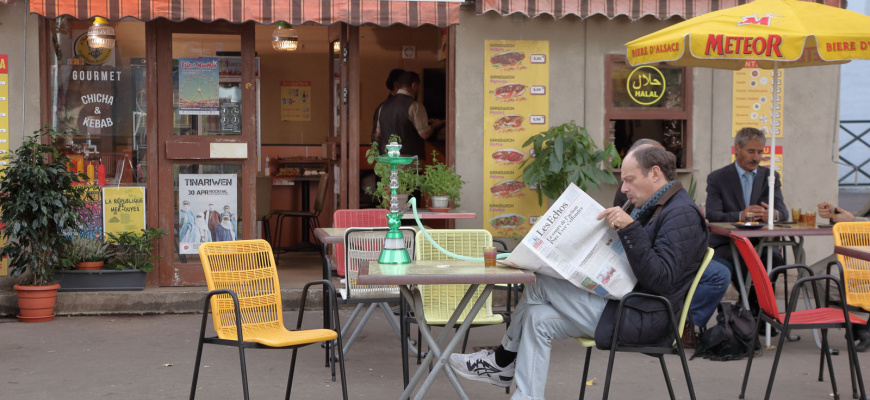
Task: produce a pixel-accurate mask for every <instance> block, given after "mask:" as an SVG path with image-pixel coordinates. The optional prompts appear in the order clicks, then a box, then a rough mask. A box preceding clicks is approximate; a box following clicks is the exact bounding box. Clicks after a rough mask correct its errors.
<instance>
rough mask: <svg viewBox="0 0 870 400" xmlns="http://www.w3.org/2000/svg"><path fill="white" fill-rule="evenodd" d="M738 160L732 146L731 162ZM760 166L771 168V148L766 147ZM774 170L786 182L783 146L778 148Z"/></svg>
mask: <svg viewBox="0 0 870 400" xmlns="http://www.w3.org/2000/svg"><path fill="white" fill-rule="evenodd" d="M735 160H736V157H735V156H734V146H731V162H732V163H733V162H734V161H735ZM758 165H760V166H762V167H767V168H770V146H764V154H763V155H762V156H761V162H760V163H758ZM773 170H774V171H776V172H779V179H780V181H782V182H785V177H784V176H783V174H782V146H776V156H775V157H774V158H773Z"/></svg>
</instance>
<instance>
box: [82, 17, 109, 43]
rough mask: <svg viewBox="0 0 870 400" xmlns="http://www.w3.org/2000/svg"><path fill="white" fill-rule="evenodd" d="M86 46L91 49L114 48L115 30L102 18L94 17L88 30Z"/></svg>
mask: <svg viewBox="0 0 870 400" xmlns="http://www.w3.org/2000/svg"><path fill="white" fill-rule="evenodd" d="M88 46H90V47H91V48H92V49H111V48H113V47H115V28H112V27H111V26H109V21H106V19H105V18H103V17H94V24H93V25H91V27H90V28H88Z"/></svg>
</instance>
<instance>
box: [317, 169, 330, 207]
mask: <svg viewBox="0 0 870 400" xmlns="http://www.w3.org/2000/svg"><path fill="white" fill-rule="evenodd" d="M328 186H329V172H327V173H325V174H323V175H320V181H318V183H317V198H316V199H314V215H315V216H319V215H320V212H321V211H323V204H324V203H326V193H329V190H328V189H329V188H328Z"/></svg>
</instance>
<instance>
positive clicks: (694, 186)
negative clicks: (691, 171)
mask: <svg viewBox="0 0 870 400" xmlns="http://www.w3.org/2000/svg"><path fill="white" fill-rule="evenodd" d="M697 188H698V181H696V180H695V175H692V176H690V177H689V188H688V189H686V192H687V193H689V196H691V197H692V200H693V201H694V200H695V190H696V189H697Z"/></svg>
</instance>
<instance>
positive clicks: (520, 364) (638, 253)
mask: <svg viewBox="0 0 870 400" xmlns="http://www.w3.org/2000/svg"><path fill="white" fill-rule="evenodd" d="M622 178H623V184H622V191H623V192H624V193H626V194H627V195H628V198H629V200H631V202H632V205H633V207H631V208H630V209H629V210H627V211H628V212H626V211H624V210H623V209H622V208H620V207H612V208H608V209H606V210H604V211H603V212H601V214H599V216H598V219H599V220H603V222H605V223H607V224H608V225H609V226H610V227H612V228H613V229H615V230H617V232H618V235H619V240H620V241H621V242H622V245H623V248H624V250H625V253H626V256H627V257H628V262H629V264H630V265H631V269H632V271H633V272H634V275H635V276H636V277H637V285H636V286H635V288H634V291H635V292H641V293H649V294H655V295H659V296H663V297H665V298H667V299H668V300H669V301H670V303H671V305H672V307H673V310H674V312H675V313H676V315H675V318H678V317H679V314H680V312H681V311H682V305H683V301H684V300H685V296H686V293H687V292H688V290H689V286H691V283H692V279H694V277H695V274H696V273H697V272H698V268H699V267H700V266H701V262H702V261H703V258H704V254H705V252H706V250H707V225H706V223H705V222H704V217H703V216H702V215H701V212H700V210H698V207H696V206H695V203H694V201H692V198H691V197H690V196H689V195H688V194H687V193H686V191H685V190H683V188H682V186H681V185H680V183H679V182H677V181H676V158H675V157H674V155H673V154H671V153H669V152H668V151H667V150H665V149H662V148H657V147H652V146H646V147H642V148H638V149H636V150H635V151H633V152H630V153H629V154H628V155H627V156H626V158H625V160H624V161H623V164H622ZM629 213H630V214H629ZM536 277H537V283H535V284H532V285H528V286H527V287H526V290H525V292H524V293H525V294H524V295H523V299H522V300H521V301H520V304H519V305H518V306H517V309H516V311H514V314H513V316H512V319H513V321H512V323H511V325H510V327H509V328H508V331H507V333H506V334H505V336H504V338H503V339H502V345H501V346H500V347H499V348H498V349H496V350H495V351H489V350H484V351H481V352H477V353H473V354H467V355H463V354H453V355H451V356H450V359H449V362H450V365H451V367H452V368H453V369H454V371H456V373H457V374H458V375H459V376H462V377H464V378H466V379H472V380H478V381H483V382H489V383H492V384H494V385H497V386H502V387H507V386H509V385H510V382H511V381H512V380H513V379H514V376H516V381H517V390H516V391H515V392H514V395H513V397H512V399H543V398H544V389H545V386H546V383H547V372H548V368H549V363H550V350H551V344H550V343H551V341H552V340H554V339H568V338H575V337H594V338H595V343H596V345H597V346H598V347H599V348H602V349H606V348H610V346H611V342H612V336H613V329H614V326H615V323H616V321H615V319H616V308H617V306H618V304H619V302H618V301H614V300H607V299H605V298H603V297H600V296H597V295H595V294H592V293H590V292H587V291H585V290H583V289H579V288H577V287H575V286H574V285H573V284H571V283H570V282H568V281H566V280H562V279H556V278H552V277H549V276H545V275H540V274H538V275H537V276H536ZM666 313H667V311H666V309H665V307H664V306H663V305H662V304H660V303H657V302H653V301H651V300H649V299H646V298H635V299H633V300H632V301H629V302H628V304H627V307H626V309H625V311H624V314H623V320H624V321H623V328H622V329H621V330H620V335H619V338H618V340H619V342H620V343H630V344H639V345H643V344H654V345H664V346H667V345H669V344H670V343H671V341H673V338H672V337H671V336H669V335H668V333H669V332H670V329H671V327H670V326H669V324H668V317H667V314H666Z"/></svg>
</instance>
